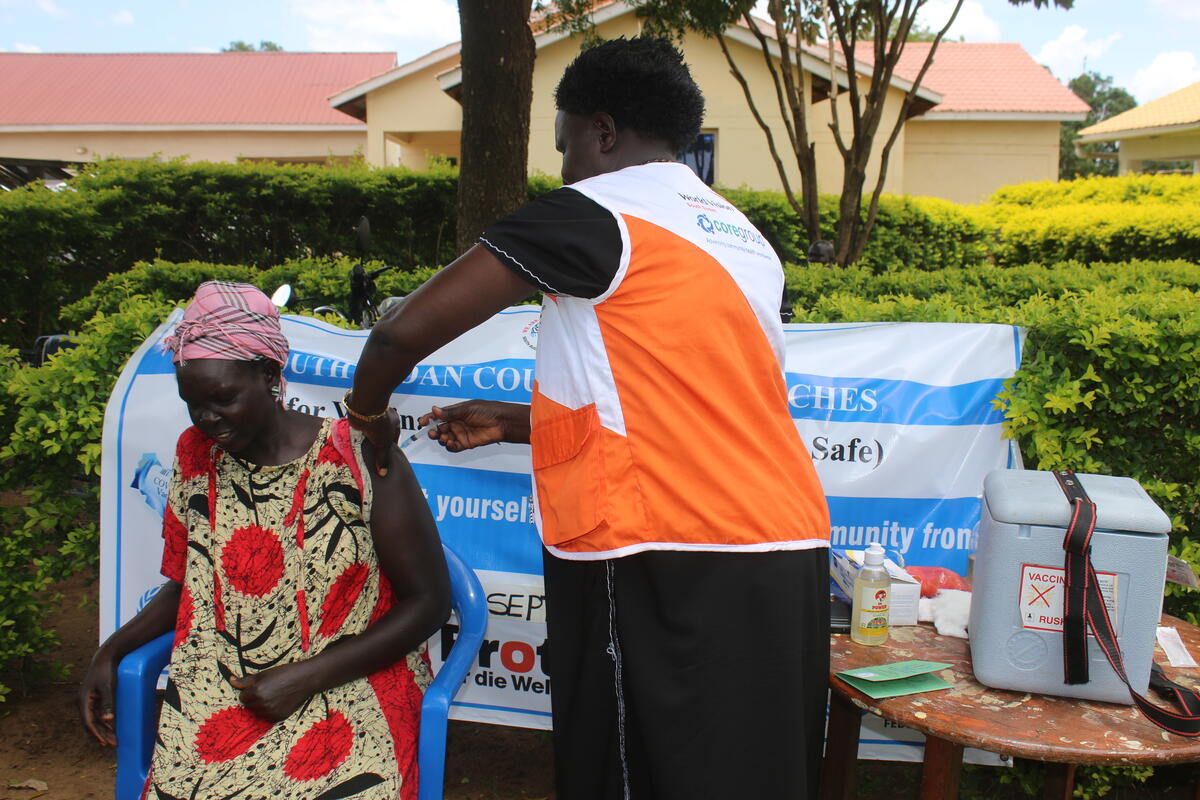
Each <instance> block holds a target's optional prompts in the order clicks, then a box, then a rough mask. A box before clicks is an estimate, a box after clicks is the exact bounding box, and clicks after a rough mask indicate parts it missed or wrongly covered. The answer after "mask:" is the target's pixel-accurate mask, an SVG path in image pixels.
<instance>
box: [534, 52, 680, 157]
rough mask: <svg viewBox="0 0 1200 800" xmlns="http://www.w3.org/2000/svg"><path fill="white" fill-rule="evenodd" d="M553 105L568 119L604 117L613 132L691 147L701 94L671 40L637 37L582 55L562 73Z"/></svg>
mask: <svg viewBox="0 0 1200 800" xmlns="http://www.w3.org/2000/svg"><path fill="white" fill-rule="evenodd" d="M554 103H555V105H556V106H557V107H558V109H559V110H560V111H565V112H567V113H568V114H578V115H581V116H582V115H587V114H595V113H597V112H604V113H606V114H609V115H610V116H611V117H612V118H613V122H615V123H616V125H617V128H618V129H620V128H627V129H630V130H634V131H636V132H638V133H640V134H642V135H643V136H647V137H649V138H653V139H662V140H664V141H666V142H667V144H669V145H670V146H671V150H672V152H675V153H681V152H683V151H684V150H686V149H687V148H689V147H691V145H692V142H693V141H694V140H695V139H696V135H697V134H699V133H700V123H701V121H702V120H703V119H704V95H703V94H702V93H701V91H700V87H699V86H697V85H696V82H695V81H694V80H692V75H691V73H690V72H688V68H687V64H685V63H684V62H683V53H681V52H679V50H678V49H676V48H675V46H674V45H673V44H671V42H670V41H668V40H666V39H658V38H651V37H642V36H636V37H634V38H632V39H626V38H624V37H622V38H620V39H612V40H610V41H607V42H604V43H603V44H601V45H598V46H596V47H593V48H591V49H589V50H584V51H583V52H582V53H580V54H579V55H578V56H577V57H576V58H575V60H574V61H572V62H571V64H570V66H568V67H567V69H566V71H565V72H564V73H563V76H562V80H560V81H559V82H558V88H557V89H556V90H555V91H554Z"/></svg>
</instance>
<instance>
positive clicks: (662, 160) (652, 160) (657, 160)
mask: <svg viewBox="0 0 1200 800" xmlns="http://www.w3.org/2000/svg"><path fill="white" fill-rule="evenodd" d="M676 163H678V162H677V161H675V159H673V158H648V159H646V160H645V161H643V162H642V163H641V164H639V165H638V166H645V165H646V164H676Z"/></svg>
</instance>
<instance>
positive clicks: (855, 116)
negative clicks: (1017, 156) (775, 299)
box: [557, 0, 1073, 265]
mask: <svg viewBox="0 0 1200 800" xmlns="http://www.w3.org/2000/svg"><path fill="white" fill-rule="evenodd" d="M634 2H635V4H636V6H637V13H638V16H639V17H641V18H642V20H643V28H644V30H645V31H646V32H647V33H650V34H658V35H667V36H672V37H676V38H678V37H681V36H682V35H683V34H684V33H685V32H687V31H695V32H697V33H700V34H701V35H703V36H706V37H709V38H713V39H715V40H716V41H717V42H718V44H719V45H720V46H721V51H722V53H723V54H724V56H725V60H726V62H727V63H728V65H729V70H730V73H731V74H732V75H733V77H734V79H735V80H736V81H737V82H738V84H739V85H740V87H741V89H742V93H743V95H744V96H745V98H746V103H747V105H748V106H749V109H750V113H751V115H752V116H753V117H754V120H755V122H756V123H757V124H758V126H759V128H761V130H762V132H763V135H764V137H765V139H766V144H767V150H768V152H769V153H770V156H771V158H772V160H773V161H774V163H775V167H776V171H777V172H778V174H779V179H780V183H781V184H782V186H783V191H784V194H785V195H786V196H787V198H788V201H789V202H790V204H791V205H792V207H793V208H794V209H795V211H796V213H797V214H798V215H799V217H800V219H801V222H802V224H803V225H804V227H805V229H806V231H807V232H808V235H809V239H810V241H813V240H817V239H819V238H821V222H820V214H819V211H818V207H817V198H818V194H817V187H818V182H817V159H816V145H815V140H814V135H815V133H816V132H815V131H810V130H809V125H810V116H811V109H812V107H813V105H814V104H815V103H817V102H819V101H822V100H823V99H824V97H825V96H827V97H828V99H829V102H830V108H831V114H832V121H831V122H830V124H829V127H830V130H831V132H832V134H833V141H834V145H835V147H836V149H837V152H838V154H839V155H840V156H841V159H842V186H841V192H840V201H839V205H840V217H839V219H840V223H839V225H838V231H837V245H836V251H837V256H836V260H837V262H838V263H839V264H843V265H844V264H849V263H852V262H853V261H856V260H857V259H858V258H859V257H860V256H861V254H862V252H863V248H864V247H865V245H866V241H867V236H868V235H869V234H870V231H871V227H872V226H873V225H874V222H875V216H876V214H877V212H878V207H879V196H880V194H881V193H882V191H883V184H884V178H885V176H886V175H887V168H888V160H889V157H890V155H891V150H892V147H893V146H894V145H895V143H896V140H897V138H898V136H899V133H900V131H901V129H902V128H903V126H904V123H905V121H906V120H907V119H908V118H909V117H910V116H913V115H914V114H916V113H919V104H916V107H914V104H915V103H914V101H916V100H917V95H918V92H919V91H920V87H921V81H922V80H924V78H925V74H926V72H927V71H928V69H929V66H930V64H932V63H933V60H934V55H935V53H936V52H937V48H938V45H939V44H940V43H941V42H942V41H943V40H944V39H945V37H946V34H947V32H948V31H949V30H950V28H951V26H952V25H953V24H954V21H955V19H956V18H957V16H958V12H959V10H960V9H961V8H962V5H963V2H964V0H955V2H953V3H951V4H950V6H951V8H950V14H949V16H948V17H947V18H946V19H945V21H944V23H943V24H941V25H940V27H937V28H936V29H935V28H930V27H926V26H925V24H924V23H923V22H918V19H917V18H918V16H919V15H920V12H921V10H922V9H923V8H924V7H925V6H926V5H927V3H928V0H768V2H767V15H768V17H769V20H767V21H762V20H758V19H756V18H755V17H753V16H752V15H751V11H752V10H753V9H754V7H755V0H634ZM1009 3H1010V4H1012V5H1033V6H1034V7H1035V8H1044V7H1047V6H1058V7H1060V8H1070V7H1071V6H1072V4H1073V0H1009ZM593 5H594V2H593V0H558V2H557V8H558V10H559V13H560V14H561V17H562V20H561V23H560V24H562V25H563V26H565V27H567V28H569V29H572V30H575V31H580V30H582V31H588V29H589V26H590V12H591V10H592V6H593ZM735 25H742V26H743V27H744V28H745V29H746V30H748V31H749V32H750V33H751V34H752V35H753V36H754V37H755V38H757V39H758V41H759V45H760V47H761V49H762V51H763V53H768V52H778V58H767V59H766V60H765V64H766V67H767V69H768V70H769V72H770V74H771V78H772V82H773V88H774V91H773V92H769V93H768V96H766V97H755V95H754V93H753V92H752V90H751V88H750V84H749V82H748V81H747V79H746V76H745V73H744V72H743V69H742V66H741V65H739V63H738V62H737V59H735V57H734V54H733V51H732V49H731V48H730V47H729V46H728V44H727V42H726V38H725V32H726V30H727V29H728V28H730V27H731V26H735ZM931 34H932V35H931ZM819 39H824V42H823V43H822V45H823V46H824V47H827V48H828V59H827V60H828V61H829V62H830V64H831V65H832V66H831V67H830V69H829V73H828V74H826V75H817V74H814V75H813V76H811V77H812V79H811V80H810V79H809V78H806V77H805V76H804V75H803V74H802V70H801V69H800V53H799V51H798V48H799V47H800V45H801V43H803V44H807V45H813V44H816V43H817V41H818V40H819ZM909 41H929V42H931V46H930V47H929V48H928V51H927V53H926V55H925V58H924V60H923V62H922V63H921V65H920V67H919V69H918V71H917V73H916V75H915V76H909V75H905V76H904V77H906V78H909V77H912V80H911V82H910V84H909V86H908V88H907V90H902V91H904V96H903V98H902V99H901V101H900V105H899V113H898V114H895V115H892V114H891V112H889V114H888V115H886V119H885V114H884V106H885V104H886V103H887V100H888V90H889V87H891V86H892V85H893V83H892V79H893V77H894V75H895V68H896V64H897V62H898V61H899V60H900V56H901V54H902V53H903V51H904V47H905V44H906V43H907V42H909ZM818 83H823V84H825V85H827V88H828V92H827V95H825V94H822V97H817V96H816V93H817V92H816V89H817V84H818ZM822 91H823V90H822ZM839 94H841V95H842V99H841V100H839V99H838V97H839ZM760 106H761V107H762V108H765V109H766V113H764V111H763V110H761V109H760ZM776 111H777V112H778V115H779V117H780V118H781V119H782V128H783V130H776V129H773V126H772V125H770V124H769V123H768V122H767V117H768V116H774V115H775V112H776ZM780 134H783V135H782V136H780ZM777 140H779V141H777ZM785 154H786V155H789V156H790V158H788V159H787V160H791V161H792V163H793V164H794V167H793V169H794V172H793V171H792V170H790V169H789V168H788V166H787V165H786V164H785ZM873 157H874V158H877V159H878V160H877V161H876V162H875V163H876V165H877V166H878V171H877V173H875V174H871V175H868V164H869V162H870V161H871V159H872V158H873ZM796 173H798V175H799V191H798V192H797V191H796V190H795V189H794V188H793V186H792V182H793V178H792V177H790V175H794V174H796ZM864 192H867V193H868V194H867V197H868V198H869V199H867V201H866V203H865V204H864Z"/></svg>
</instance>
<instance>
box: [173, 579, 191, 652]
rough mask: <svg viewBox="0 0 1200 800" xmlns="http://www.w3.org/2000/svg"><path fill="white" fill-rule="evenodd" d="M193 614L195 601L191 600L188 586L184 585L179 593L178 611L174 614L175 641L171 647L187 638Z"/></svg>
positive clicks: (176, 645)
mask: <svg viewBox="0 0 1200 800" xmlns="http://www.w3.org/2000/svg"><path fill="white" fill-rule="evenodd" d="M195 615H196V603H195V601H193V600H192V593H191V592H190V591H188V587H186V586H184V587H183V592H182V593H181V594H180V595H179V613H178V614H176V615H175V643H174V644H173V645H171V646H172V647H178V646H179V643H180V642H182V641H183V640H184V639H186V638H187V635H188V633H189V632H190V631H191V630H192V619H193V617H195Z"/></svg>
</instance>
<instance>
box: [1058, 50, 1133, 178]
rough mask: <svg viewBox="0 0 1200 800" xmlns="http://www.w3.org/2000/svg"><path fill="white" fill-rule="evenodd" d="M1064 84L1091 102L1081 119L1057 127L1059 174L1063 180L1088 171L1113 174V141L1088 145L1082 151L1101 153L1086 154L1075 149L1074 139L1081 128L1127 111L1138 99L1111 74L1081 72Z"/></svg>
mask: <svg viewBox="0 0 1200 800" xmlns="http://www.w3.org/2000/svg"><path fill="white" fill-rule="evenodd" d="M1067 85H1068V86H1070V87H1071V91H1072V92H1074V93H1075V94H1076V95H1078V96H1079V99H1080V100H1082V101H1083V102H1085V103H1087V104H1088V105H1089V106H1091V107H1092V110H1091V111H1089V112H1088V115H1087V119H1085V120H1084V121H1083V122H1064V123H1062V126H1061V127H1060V128H1059V153H1058V177H1059V178H1062V179H1064V180H1065V179H1068V178H1082V177H1084V176H1087V175H1116V174H1117V167H1118V163H1117V144H1116V142H1096V143H1094V144H1091V145H1088V146H1087V148H1086V150H1085V152H1087V153H1091V154H1096V155H1101V156H1104V157H1102V158H1088V157H1086V156H1080V155H1079V154H1078V153H1076V152H1075V140H1077V139H1078V138H1079V131H1080V130H1081V129H1083V128H1086V127H1087V126H1089V125H1095V124H1096V123H1097V122H1100V121H1102V120H1106V119H1108V118H1109V117H1113V116H1116V115H1117V114H1121V113H1123V112H1125V111H1128V110H1129V109H1131V108H1133V107H1134V106H1136V105H1137V101H1136V100H1134V99H1133V95H1131V94H1130V93H1129V92H1127V91H1125V90H1124V89H1122V88H1121V87H1120V86H1114V85H1113V79H1112V77H1111V76H1107V75H1101V74H1100V73H1098V72H1084V73H1083V74H1082V75H1079V76H1077V77H1074V78H1072V79H1071V82H1070V83H1069V84H1067Z"/></svg>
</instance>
